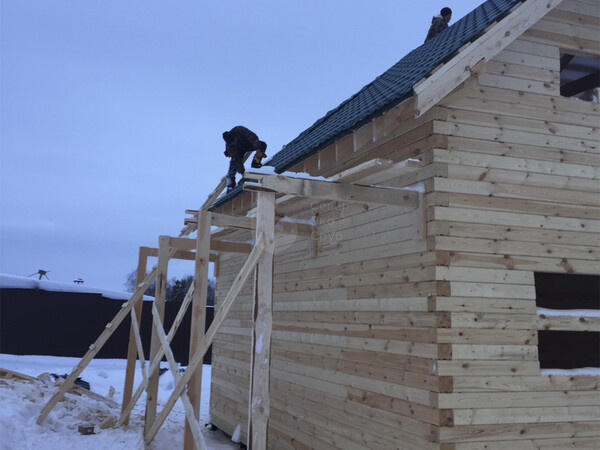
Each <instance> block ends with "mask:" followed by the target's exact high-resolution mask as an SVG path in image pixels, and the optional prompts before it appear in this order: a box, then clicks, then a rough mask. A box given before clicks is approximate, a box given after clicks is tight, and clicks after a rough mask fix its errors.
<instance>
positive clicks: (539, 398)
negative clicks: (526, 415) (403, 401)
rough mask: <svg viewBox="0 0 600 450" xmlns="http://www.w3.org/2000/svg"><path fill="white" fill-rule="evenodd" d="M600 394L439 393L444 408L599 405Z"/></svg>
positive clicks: (555, 392)
mask: <svg viewBox="0 0 600 450" xmlns="http://www.w3.org/2000/svg"><path fill="white" fill-rule="evenodd" d="M599 395H600V394H597V395H590V392H559V391H553V392H523V391H520V392H519V394H518V395H507V393H506V392H481V393H480V392H470V393H464V392H461V393H457V394H439V395H438V401H439V407H440V408H444V409H455V410H456V409H485V408H488V409H489V408H548V407H565V406H567V407H578V406H597V405H598V403H599V401H600V398H599Z"/></svg>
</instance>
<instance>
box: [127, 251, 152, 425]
mask: <svg viewBox="0 0 600 450" xmlns="http://www.w3.org/2000/svg"><path fill="white" fill-rule="evenodd" d="M147 265H148V251H147V249H146V248H145V247H140V252H139V256H138V268H137V277H136V281H135V285H136V287H137V286H138V285H139V284H140V283H142V282H143V281H144V279H145V278H146V267H147ZM143 303H144V299H143V297H142V300H140V301H139V302H137V303H136V305H135V306H134V314H135V317H136V318H137V321H138V324H139V323H141V322H142V308H143ZM136 359H137V350H136V338H135V330H134V329H133V323H132V324H131V329H130V332H129V347H128V348H127V367H126V369H125V384H124V385H123V403H122V405H121V413H123V411H124V410H125V408H126V407H127V404H128V403H129V402H130V400H131V395H132V394H133V382H134V379H135V362H136ZM128 423H129V414H127V417H126V418H125V419H124V420H123V425H127V424H128Z"/></svg>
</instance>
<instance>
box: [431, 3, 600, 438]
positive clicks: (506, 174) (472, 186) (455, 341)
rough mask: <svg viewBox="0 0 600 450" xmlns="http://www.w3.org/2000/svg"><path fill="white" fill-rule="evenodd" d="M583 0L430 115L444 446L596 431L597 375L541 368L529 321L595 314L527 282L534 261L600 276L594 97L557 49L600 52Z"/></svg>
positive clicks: (585, 321) (591, 323)
mask: <svg viewBox="0 0 600 450" xmlns="http://www.w3.org/2000/svg"><path fill="white" fill-rule="evenodd" d="M592 3H593V2H588V1H565V2H563V4H561V5H560V6H559V7H558V8H557V10H555V11H553V12H551V13H550V14H549V15H547V16H546V17H545V18H544V19H542V20H541V21H540V22H538V23H537V24H536V25H534V26H533V28H532V29H531V30H530V31H528V32H526V33H525V34H524V35H523V36H522V37H521V38H520V39H518V40H517V41H515V42H514V43H513V44H511V45H510V46H509V47H508V48H507V49H506V50H504V51H503V52H501V53H500V54H499V55H498V56H497V57H496V58H494V59H493V60H492V61H489V62H488V63H487V64H486V70H485V74H483V75H481V76H480V77H479V79H478V82H477V84H476V85H471V86H470V87H466V88H464V90H463V94H462V95H460V96H456V95H455V96H454V97H453V98H451V99H449V101H446V102H445V104H446V106H447V107H448V118H447V120H445V121H439V122H436V123H435V124H434V130H435V132H436V133H440V134H443V135H444V136H447V139H448V145H447V148H444V149H435V150H434V161H435V162H439V163H444V164H447V177H436V178H434V179H433V180H432V181H431V183H433V186H432V190H433V191H435V194H433V195H432V196H431V197H430V200H431V201H432V203H431V205H432V208H431V209H430V210H429V214H430V216H429V220H430V222H429V224H428V229H429V231H430V237H429V239H430V241H433V242H434V244H433V245H434V246H435V249H436V250H438V251H439V252H448V254H449V265H448V267H437V273H436V279H437V280H446V281H448V282H449V283H450V295H449V296H438V297H437V298H436V310H437V311H438V312H447V313H449V314H450V324H451V325H450V328H448V329H443V330H438V342H439V343H440V344H441V343H448V344H449V345H450V346H451V348H450V354H451V357H450V358H448V359H447V360H441V361H439V365H438V375H439V376H440V380H446V382H445V383H444V386H447V387H448V389H447V390H446V391H442V392H440V394H439V398H438V401H439V408H440V410H441V411H446V414H444V416H445V418H446V422H445V423H442V424H441V425H442V427H441V429H440V443H441V446H442V448H445V449H461V450H462V449H475V448H477V449H479V448H486V449H504V448H511V449H513V448H514V449H520V448H572V447H575V448H597V446H598V443H599V442H600V440H599V438H600V423H599V422H598V418H599V417H600V394H599V392H598V378H597V377H592V376H576V377H572V376H542V375H541V373H540V367H539V359H538V347H537V346H538V330H542V329H544V330H546V329H563V330H585V331H595V332H597V331H598V330H599V329H600V328H599V326H598V321H597V319H594V318H585V317H573V318H569V317H560V318H559V317H555V318H552V317H544V316H538V314H537V313H536V290H535V281H534V272H549V273H556V274H557V275H559V274H566V273H569V274H593V275H598V274H599V265H598V261H599V257H598V250H599V244H600V240H599V231H600V220H599V219H600V201H599V200H600V195H599V194H600V183H599V178H600V158H599V157H598V153H599V151H600V150H599V134H598V124H599V115H598V104H597V103H591V102H585V101H580V100H576V99H571V98H564V97H561V96H560V91H559V87H560V61H559V54H560V52H561V51H563V50H569V51H573V52H576V53H577V54H587V55H588V56H592V57H598V56H599V54H600V52H599V51H598V45H597V42H596V43H595V44H594V45H589V46H588V43H589V36H591V35H592V34H593V33H595V36H596V37H597V36H598V16H599V14H598V13H599V12H600V10H599V9H598V7H597V2H596V3H595V8H593V7H592ZM583 11H585V12H586V14H584V13H583ZM588 14H592V15H593V17H590V16H589V15H588ZM568 300H569V299H568V298H565V302H568ZM572 351H576V349H573V350H572ZM440 383H441V381H440Z"/></svg>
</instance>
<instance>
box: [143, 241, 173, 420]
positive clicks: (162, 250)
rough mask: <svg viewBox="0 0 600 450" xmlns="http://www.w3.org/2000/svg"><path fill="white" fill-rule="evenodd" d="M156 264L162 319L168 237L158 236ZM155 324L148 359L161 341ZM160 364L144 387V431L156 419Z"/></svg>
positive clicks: (155, 296) (158, 348)
mask: <svg viewBox="0 0 600 450" xmlns="http://www.w3.org/2000/svg"><path fill="white" fill-rule="evenodd" d="M158 242H159V245H158V266H157V274H156V292H155V294H154V303H155V305H156V309H157V310H158V314H159V316H160V320H161V321H162V320H164V316H165V298H166V296H167V269H168V266H169V237H168V236H160V237H159V238H158ZM156 326H157V325H156V324H154V323H153V326H152V340H151V341H150V361H154V358H155V357H156V355H157V354H158V352H159V350H160V348H161V343H160V338H159V335H158V332H157V331H156ZM159 368H160V364H158V365H157V366H156V370H155V371H154V372H152V373H150V374H149V378H148V387H147V388H146V421H145V423H144V431H147V430H149V429H150V427H151V426H152V424H153V423H154V421H155V420H156V406H157V403H158V398H157V396H158V375H159Z"/></svg>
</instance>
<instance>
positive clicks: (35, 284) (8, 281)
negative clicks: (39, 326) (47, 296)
mask: <svg viewBox="0 0 600 450" xmlns="http://www.w3.org/2000/svg"><path fill="white" fill-rule="evenodd" d="M0 289H39V290H42V291H54V292H78V293H82V294H83V293H86V294H100V295H102V297H105V298H110V299H113V300H129V299H130V298H131V296H132V293H131V292H121V291H111V290H109V289H100V288H93V287H89V286H83V285H80V284H69V283H60V282H57V281H47V280H36V279H34V278H28V277H20V276H17V275H8V274H4V273H0ZM144 300H154V297H150V296H148V295H144Z"/></svg>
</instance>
